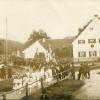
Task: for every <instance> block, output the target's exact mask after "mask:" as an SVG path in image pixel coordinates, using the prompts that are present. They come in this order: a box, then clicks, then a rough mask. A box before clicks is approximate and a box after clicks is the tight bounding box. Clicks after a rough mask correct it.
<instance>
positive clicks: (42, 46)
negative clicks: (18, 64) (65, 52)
mask: <svg viewBox="0 0 100 100" xmlns="http://www.w3.org/2000/svg"><path fill="white" fill-rule="evenodd" d="M72 41H73V38H65V39H40V40H38V41H36V42H35V43H32V42H31V43H30V44H28V46H26V48H25V49H24V50H23V54H24V57H25V58H28V59H32V58H34V57H35V56H36V54H41V55H42V54H44V56H45V58H46V60H47V61H49V60H51V59H53V58H54V57H55V52H54V51H55V50H57V49H61V48H65V47H67V48H69V51H70V52H69V53H70V57H72Z"/></svg>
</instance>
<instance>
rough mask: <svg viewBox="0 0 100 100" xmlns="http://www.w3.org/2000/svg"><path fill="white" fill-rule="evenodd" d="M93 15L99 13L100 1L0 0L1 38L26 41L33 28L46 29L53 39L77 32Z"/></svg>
mask: <svg viewBox="0 0 100 100" xmlns="http://www.w3.org/2000/svg"><path fill="white" fill-rule="evenodd" d="M94 14H98V15H100V0H0V38H2V37H5V33H6V32H5V30H6V25H5V19H6V16H7V19H8V28H7V29H8V30H7V32H8V38H9V39H12V40H16V41H20V42H25V41H26V40H27V38H28V37H29V34H30V33H31V32H32V30H33V29H35V30H38V29H43V30H44V31H46V32H47V33H48V35H49V36H50V37H52V38H64V37H66V36H74V35H76V34H77V30H78V28H79V27H81V26H83V25H84V24H86V23H87V21H89V20H90V19H91V18H92V17H93V15H94Z"/></svg>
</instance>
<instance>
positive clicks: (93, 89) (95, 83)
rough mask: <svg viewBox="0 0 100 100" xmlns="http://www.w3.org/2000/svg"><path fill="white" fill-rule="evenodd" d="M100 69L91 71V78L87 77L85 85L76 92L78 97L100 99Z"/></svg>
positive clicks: (75, 94)
mask: <svg viewBox="0 0 100 100" xmlns="http://www.w3.org/2000/svg"><path fill="white" fill-rule="evenodd" d="M98 72H100V69H98V70H93V71H91V77H90V79H85V80H84V82H85V85H83V86H82V87H81V88H80V89H79V90H77V91H76V92H75V93H74V96H75V98H76V99H79V100H80V99H84V100H86V99H88V100H90V99H92V100H93V99H99V100H100V74H97V73H98Z"/></svg>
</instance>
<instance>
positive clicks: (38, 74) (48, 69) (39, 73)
mask: <svg viewBox="0 0 100 100" xmlns="http://www.w3.org/2000/svg"><path fill="white" fill-rule="evenodd" d="M69 67H70V66H69V64H66V63H59V64H54V63H53V64H45V66H43V65H41V64H40V65H39V68H38V69H36V70H34V69H33V68H32V69H31V68H30V69H27V70H26V71H25V73H24V74H20V73H19V74H16V75H14V76H13V78H14V80H13V83H14V86H13V89H18V88H21V87H22V86H25V85H26V83H28V84H30V85H29V88H30V92H31V88H35V87H38V88H39V87H40V86H41V82H40V81H39V80H40V79H41V78H42V79H43V82H44V84H47V85H49V84H51V83H52V81H53V80H56V78H57V75H58V78H59V79H63V78H65V77H66V76H67V75H68V71H66V70H67V69H69ZM64 71H65V72H64ZM61 72H63V73H61ZM59 73H60V74H59ZM32 83H33V84H32Z"/></svg>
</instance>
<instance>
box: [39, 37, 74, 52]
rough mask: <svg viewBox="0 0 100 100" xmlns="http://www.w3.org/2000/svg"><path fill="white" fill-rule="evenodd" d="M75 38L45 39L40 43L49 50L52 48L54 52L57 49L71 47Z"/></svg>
mask: <svg viewBox="0 0 100 100" xmlns="http://www.w3.org/2000/svg"><path fill="white" fill-rule="evenodd" d="M73 40H74V39H73V38H71V39H66V38H65V39H45V41H43V39H41V40H39V43H40V44H41V45H42V46H43V47H44V48H45V49H47V50H49V49H50V48H51V50H52V51H54V50H55V49H57V48H58V49H61V48H63V47H70V46H71V45H72V42H73Z"/></svg>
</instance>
